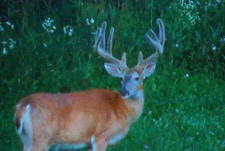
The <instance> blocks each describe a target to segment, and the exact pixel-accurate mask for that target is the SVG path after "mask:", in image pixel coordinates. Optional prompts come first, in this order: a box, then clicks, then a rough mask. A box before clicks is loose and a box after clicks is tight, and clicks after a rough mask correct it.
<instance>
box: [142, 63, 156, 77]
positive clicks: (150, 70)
mask: <svg viewBox="0 0 225 151" xmlns="http://www.w3.org/2000/svg"><path fill="white" fill-rule="evenodd" d="M155 66H156V63H155V62H153V63H148V64H146V65H145V66H144V69H143V71H142V75H143V79H145V78H146V77H149V76H150V75H151V74H152V73H153V72H154V71H155Z"/></svg>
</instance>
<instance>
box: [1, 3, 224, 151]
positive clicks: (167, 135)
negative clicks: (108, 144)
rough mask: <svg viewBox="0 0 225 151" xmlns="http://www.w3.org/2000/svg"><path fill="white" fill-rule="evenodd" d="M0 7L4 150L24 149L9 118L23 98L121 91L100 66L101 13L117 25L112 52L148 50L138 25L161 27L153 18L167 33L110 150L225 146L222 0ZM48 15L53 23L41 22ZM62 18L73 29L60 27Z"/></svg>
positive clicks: (133, 57) (131, 56)
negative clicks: (131, 118)
mask: <svg viewBox="0 0 225 151" xmlns="http://www.w3.org/2000/svg"><path fill="white" fill-rule="evenodd" d="M0 6H1V9H0V12H1V16H0V22H1V23H0V35H1V36H0V41H1V44H0V77H1V78H0V86H1V87H0V96H1V97H0V99H1V100H0V109H1V111H0V125H1V128H0V137H1V141H0V142H1V143H0V150H12V151H14V150H15V151H17V150H20V149H21V142H20V140H19V138H18V137H17V135H16V132H15V129H14V125H13V111H14V106H15V104H16V102H17V101H18V100H19V99H20V98H21V97H23V96H25V95H27V94H30V93H35V92H40V91H41V92H49V93H58V92H71V91H79V90H87V89H93V88H106V89H111V90H119V88H120V84H119V80H117V79H115V78H113V77H110V76H109V75H108V74H107V73H106V72H105V70H104V68H103V60H102V59H101V58H100V57H98V55H97V54H96V53H95V51H94V50H93V44H94V32H95V29H96V28H97V26H100V24H101V22H102V21H103V20H105V21H107V23H108V27H111V26H114V27H115V36H114V42H113V52H114V54H115V56H117V57H120V56H121V54H122V52H124V51H126V52H127V57H128V65H129V66H134V65H135V64H136V63H137V54H138V52H139V51H140V50H141V51H143V53H144V56H145V57H147V56H148V55H150V54H151V53H153V52H154V50H153V49H152V47H150V46H149V44H148V43H147V41H146V40H145V39H144V33H145V32H147V31H148V29H149V28H153V29H154V30H157V26H156V22H155V21H156V19H157V18H158V17H160V18H162V19H163V21H164V23H165V27H166V36H167V41H166V46H165V52H164V54H163V56H162V57H161V58H160V59H159V60H158V63H157V69H156V71H155V73H154V74H153V75H152V76H151V77H150V78H148V79H147V80H145V84H144V90H145V100H146V103H145V107H144V113H143V115H142V117H141V118H140V119H139V120H138V122H137V123H135V124H134V125H133V126H132V127H131V129H130V132H129V134H128V136H127V137H126V138H125V139H123V140H122V141H121V142H119V143H118V144H117V145H115V146H113V147H112V148H109V149H108V150H127V151H133V150H138V151H139V150H140V151H141V150H152V151H155V150H160V151H162V150H165V151H167V150H174V151H175V150H184V151H195V150H202V151H205V150H224V149H225V131H224V127H225V120H224V119H225V118H224V115H225V105H224V100H225V91H224V90H225V82H224V75H225V30H224V25H225V16H224V15H223V14H224V13H225V12H224V11H225V3H224V1H212V0H207V1H197V2H194V1H193V2H192V1H179V0H173V1H154V0H144V1H125V0H120V1H111V0H109V1H103V0H92V1H83V0H66V1H60V0H49V1H44V0H41V1H37V0H29V1H28V0H27V1H26V0H24V1H15V0H8V1H4V0H3V1H1V2H0ZM48 18H50V19H52V20H53V21H54V22H52V24H51V26H50V27H49V28H50V29H52V30H54V31H53V32H47V30H46V29H45V28H43V26H42V24H43V23H44V22H45V20H46V19H48ZM92 18H93V20H94V21H91V19H92ZM9 23H10V24H9ZM12 25H13V26H12ZM53 26H55V27H56V29H54V28H53ZM67 26H68V27H69V28H70V29H72V30H73V33H72V35H68V34H67V33H65V31H64V29H65V27H67ZM1 27H2V28H1ZM1 29H3V30H1ZM12 40H13V41H14V42H12ZM5 42H6V43H5ZM10 45H13V47H12V46H10ZM6 49H7V50H6Z"/></svg>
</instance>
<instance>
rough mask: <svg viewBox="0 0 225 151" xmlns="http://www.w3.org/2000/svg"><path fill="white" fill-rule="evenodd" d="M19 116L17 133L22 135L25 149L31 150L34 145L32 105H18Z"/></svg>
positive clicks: (24, 150)
mask: <svg viewBox="0 0 225 151" xmlns="http://www.w3.org/2000/svg"><path fill="white" fill-rule="evenodd" d="M17 108H18V112H20V111H21V113H18V114H19V116H18V117H16V119H15V122H16V123H17V129H16V131H17V134H18V135H19V136H20V138H21V140H22V143H23V151H30V149H31V146H32V128H31V121H30V110H31V107H30V105H27V106H26V107H24V108H23V107H21V105H18V106H17Z"/></svg>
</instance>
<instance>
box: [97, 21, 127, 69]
mask: <svg viewBox="0 0 225 151" xmlns="http://www.w3.org/2000/svg"><path fill="white" fill-rule="evenodd" d="M106 27H107V23H106V22H105V21H104V22H103V23H102V27H101V28H100V27H99V28H98V29H97V31H96V37H95V45H94V47H95V48H96V50H97V53H98V54H99V55H100V56H101V57H102V58H104V59H105V60H107V61H109V62H111V63H113V64H115V65H117V66H118V67H119V68H120V69H121V70H123V69H124V68H127V64H126V53H123V55H122V59H121V60H119V59H117V58H115V57H113V55H112V39H113V33H114V28H113V27H111V29H110V34H109V37H108V41H107V49H105V30H106Z"/></svg>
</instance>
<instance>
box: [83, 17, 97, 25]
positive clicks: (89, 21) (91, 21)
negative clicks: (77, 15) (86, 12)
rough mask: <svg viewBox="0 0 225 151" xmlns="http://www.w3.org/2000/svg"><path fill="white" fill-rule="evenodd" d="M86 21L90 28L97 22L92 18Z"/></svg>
mask: <svg viewBox="0 0 225 151" xmlns="http://www.w3.org/2000/svg"><path fill="white" fill-rule="evenodd" d="M85 21H86V23H87V25H88V26H89V25H91V24H94V23H95V20H94V19H93V18H91V19H89V18H86V20H85Z"/></svg>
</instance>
